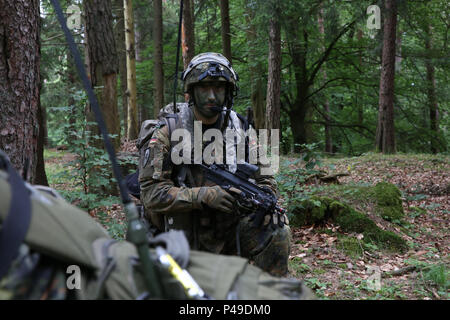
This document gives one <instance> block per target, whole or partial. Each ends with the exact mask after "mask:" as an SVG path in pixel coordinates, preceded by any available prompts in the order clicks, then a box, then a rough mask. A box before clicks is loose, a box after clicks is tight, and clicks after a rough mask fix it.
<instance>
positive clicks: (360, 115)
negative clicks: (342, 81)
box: [356, 29, 364, 125]
mask: <svg viewBox="0 0 450 320" xmlns="http://www.w3.org/2000/svg"><path fill="white" fill-rule="evenodd" d="M357 37H358V43H361V40H362V37H363V32H362V30H361V29H359V30H358V35H357ZM362 57H363V53H362V52H361V53H360V54H359V68H360V70H363V60H362ZM360 92H361V85H360V84H359V83H358V84H357V94H356V107H357V109H358V124H359V125H362V124H363V121H364V105H363V103H362V102H359V103H358V97H359V95H360Z"/></svg>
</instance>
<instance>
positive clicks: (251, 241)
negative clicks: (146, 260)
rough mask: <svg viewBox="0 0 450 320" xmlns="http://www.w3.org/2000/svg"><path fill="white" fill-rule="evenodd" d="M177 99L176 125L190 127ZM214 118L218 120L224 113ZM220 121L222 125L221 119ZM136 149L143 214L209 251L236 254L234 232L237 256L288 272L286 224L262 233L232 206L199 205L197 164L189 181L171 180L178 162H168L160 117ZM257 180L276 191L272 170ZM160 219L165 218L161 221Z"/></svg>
mask: <svg viewBox="0 0 450 320" xmlns="http://www.w3.org/2000/svg"><path fill="white" fill-rule="evenodd" d="M177 105H178V106H179V109H180V110H179V113H178V115H179V117H180V122H181V124H180V126H181V127H183V128H185V129H187V130H188V131H189V132H192V128H193V121H194V120H195V116H194V114H193V111H192V110H191V107H190V106H188V104H177ZM170 107H171V106H170ZM219 119H222V121H223V117H222V118H219ZM220 121H221V120H219V122H220ZM219 125H220V126H219V127H221V124H220V123H219ZM239 126H240V127H241V128H242V122H241V121H240V120H239V118H238V117H237V115H236V113H235V112H234V111H231V114H230V121H229V125H228V127H230V128H231V127H239ZM203 147H204V146H203ZM140 152H141V154H140V163H139V182H140V185H141V201H142V202H143V204H144V207H145V208H146V215H147V218H148V219H149V220H151V221H152V223H153V224H154V225H159V228H161V229H162V228H165V229H166V230H168V229H178V230H183V231H184V232H185V234H186V236H187V238H188V240H189V243H190V245H191V246H192V247H193V248H194V249H196V250H202V251H208V252H212V253H221V254H227V255H235V254H237V245H236V241H237V237H239V243H240V249H241V255H242V256H244V257H247V258H249V259H251V260H253V261H254V262H255V263H256V265H257V266H258V267H260V268H261V269H263V270H264V271H267V272H269V273H271V274H273V275H277V276H284V275H286V274H287V273H288V267H287V262H288V257H289V252H290V241H291V240H290V237H291V236H290V229H289V227H288V226H287V225H284V227H283V228H277V229H268V231H267V232H264V235H263V236H262V233H261V232H260V231H261V230H258V229H256V228H255V227H254V226H253V224H252V222H251V221H249V218H248V217H241V216H240V215H239V212H237V211H236V212H235V213H234V214H227V213H223V212H218V211H213V210H210V209H208V208H202V207H201V206H199V205H198V201H197V198H198V196H199V192H200V187H203V186H211V185H208V183H207V182H206V181H205V179H204V177H203V174H202V171H201V169H199V168H198V167H196V166H189V167H190V170H191V172H192V177H193V183H192V184H193V185H188V186H178V185H176V184H175V181H176V175H177V173H178V170H179V169H180V167H179V166H175V165H173V164H172V162H171V157H170V152H171V142H170V138H169V129H168V127H167V126H165V125H163V123H162V122H160V124H159V125H158V126H157V128H156V130H155V131H154V133H153V135H152V136H151V139H149V140H148V142H147V143H146V144H145V145H143V146H142V147H141V149H140ZM256 183H257V184H258V185H260V186H266V187H268V188H270V189H271V190H272V192H273V193H274V194H277V185H276V181H275V179H274V178H273V176H270V175H267V176H261V177H260V178H258V179H257V181H256ZM161 220H165V226H163V224H162V223H161ZM286 220H287V219H286ZM268 228H271V227H268ZM162 231H164V230H162ZM237 231H238V234H237Z"/></svg>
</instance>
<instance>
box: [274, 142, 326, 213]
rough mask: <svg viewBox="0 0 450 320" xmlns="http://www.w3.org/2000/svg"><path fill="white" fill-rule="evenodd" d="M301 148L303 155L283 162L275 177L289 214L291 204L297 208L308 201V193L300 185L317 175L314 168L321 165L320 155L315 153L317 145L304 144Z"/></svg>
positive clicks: (317, 171)
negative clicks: (285, 200)
mask: <svg viewBox="0 0 450 320" xmlns="http://www.w3.org/2000/svg"><path fill="white" fill-rule="evenodd" d="M301 147H302V149H303V153H302V154H301V155H300V158H296V159H293V160H286V161H284V162H283V163H282V164H281V170H280V171H279V172H278V173H277V175H276V176H275V179H276V181H277V183H278V189H279V191H280V194H281V195H282V196H283V197H284V198H286V199H289V200H288V201H289V202H288V204H287V207H288V212H291V209H292V207H291V206H292V204H293V203H296V205H297V206H298V205H299V204H298V203H301V202H302V201H303V200H306V199H309V194H310V191H306V190H304V189H303V188H302V186H301V185H302V184H303V183H304V182H305V180H306V179H307V178H308V177H309V176H310V175H313V174H317V173H319V172H320V171H319V170H317V169H315V168H316V167H320V166H321V165H322V162H321V155H320V153H319V152H318V151H317V147H318V144H304V145H301ZM288 214H289V213H288Z"/></svg>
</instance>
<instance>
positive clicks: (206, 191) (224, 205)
mask: <svg viewBox="0 0 450 320" xmlns="http://www.w3.org/2000/svg"><path fill="white" fill-rule="evenodd" d="M234 203H235V199H234V198H233V196H232V195H230V194H229V193H228V192H226V191H225V190H224V189H222V188H221V187H219V186H214V187H201V188H198V194H197V198H196V199H195V201H194V208H195V209H204V207H205V206H208V207H209V208H211V209H216V210H219V211H222V212H225V213H232V212H233V205H234Z"/></svg>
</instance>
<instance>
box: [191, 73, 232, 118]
mask: <svg viewBox="0 0 450 320" xmlns="http://www.w3.org/2000/svg"><path fill="white" fill-rule="evenodd" d="M225 93H226V84H225V83H224V82H220V81H217V82H214V81H213V82H204V83H199V84H197V85H196V86H195V87H194V97H195V107H196V108H197V110H198V112H199V113H200V114H202V115H203V116H204V117H206V118H212V117H214V116H216V115H217V114H218V113H219V112H220V111H222V110H221V107H222V106H223V104H224V102H225Z"/></svg>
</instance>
